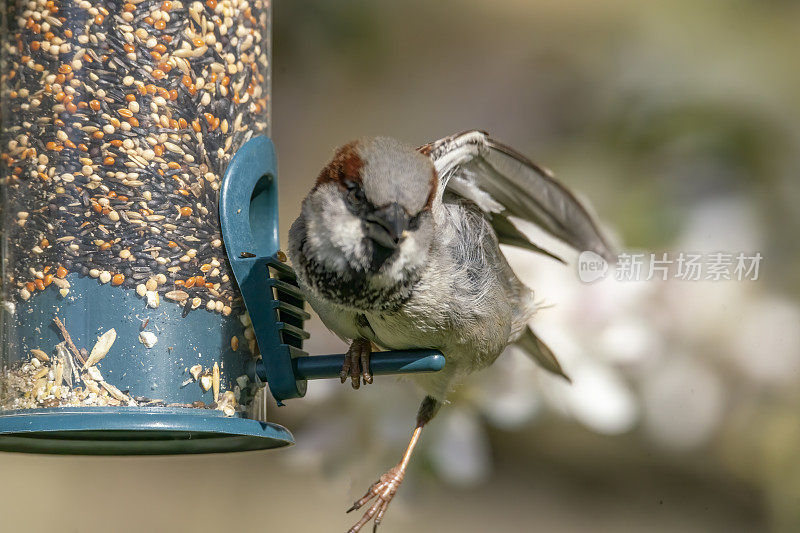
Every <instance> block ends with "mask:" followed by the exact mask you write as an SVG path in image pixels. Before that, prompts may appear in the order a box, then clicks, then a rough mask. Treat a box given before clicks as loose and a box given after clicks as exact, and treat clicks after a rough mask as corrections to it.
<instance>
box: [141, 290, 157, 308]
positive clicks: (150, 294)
mask: <svg viewBox="0 0 800 533" xmlns="http://www.w3.org/2000/svg"><path fill="white" fill-rule="evenodd" d="M145 296H146V297H147V307H149V308H150V309H155V308H157V307H158V306H159V304H160V303H161V298H159V296H158V293H157V292H156V291H147V292H146V293H145Z"/></svg>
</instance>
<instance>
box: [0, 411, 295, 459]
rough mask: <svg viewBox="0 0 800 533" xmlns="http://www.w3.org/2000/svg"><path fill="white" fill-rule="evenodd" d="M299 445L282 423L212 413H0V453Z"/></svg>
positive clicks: (138, 452)
mask: <svg viewBox="0 0 800 533" xmlns="http://www.w3.org/2000/svg"><path fill="white" fill-rule="evenodd" d="M291 444H294V437H293V436H292V434H291V433H290V432H289V430H288V429H286V428H284V427H283V426H280V425H278V424H272V423H269V422H259V421H257V420H250V419H247V418H239V417H226V416H225V415H224V414H223V413H221V412H219V411H213V410H208V409H173V408H164V407H74V408H73V407H63V408H55V409H32V410H21V411H5V412H2V413H1V414H0V451H3V452H18V453H41V454H57V455H178V454H196V453H227V452H244V451H253V450H267V449H271V448H281V447H284V446H289V445H291Z"/></svg>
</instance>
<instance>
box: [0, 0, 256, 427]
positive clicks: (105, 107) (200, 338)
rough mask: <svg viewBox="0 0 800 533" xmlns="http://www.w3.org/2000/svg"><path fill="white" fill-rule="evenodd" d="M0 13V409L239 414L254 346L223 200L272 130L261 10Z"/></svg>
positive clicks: (172, 7) (73, 5)
mask: <svg viewBox="0 0 800 533" xmlns="http://www.w3.org/2000/svg"><path fill="white" fill-rule="evenodd" d="M0 5H2V17H3V24H2V32H3V33H2V36H1V37H2V59H1V60H0V61H1V64H0V91H2V129H1V130H0V152H1V154H0V157H1V158H2V160H0V179H1V180H2V194H3V196H2V204H1V205H2V216H1V217H0V222H1V223H2V232H3V237H4V238H3V248H2V303H3V306H2V312H0V316H1V317H2V318H1V320H2V327H1V329H0V331H1V333H2V339H0V350H1V351H0V416H2V415H3V413H4V412H6V413H8V412H10V411H16V410H19V409H41V408H59V407H92V406H129V407H142V406H146V407H154V406H155V407H196V408H213V409H219V410H222V411H224V412H225V414H227V415H230V416H233V415H235V414H237V413H240V412H242V411H243V410H244V409H245V408H246V406H247V404H248V403H249V401H250V399H251V397H252V394H253V392H254V387H253V385H252V384H250V383H249V381H248V380H247V378H246V377H245V376H244V374H245V369H246V366H247V363H248V362H250V360H251V359H252V358H253V357H254V356H256V355H257V347H256V345H255V341H254V340H253V339H254V336H253V334H252V330H251V329H249V320H248V318H247V316H246V314H245V310H244V307H243V304H242V299H241V295H240V294H239V292H238V289H237V287H236V285H235V280H234V279H233V275H232V273H231V272H230V269H229V266H228V264H227V261H226V257H225V250H224V246H223V243H222V240H221V236H220V229H219V218H218V198H219V187H220V180H221V178H222V175H223V173H224V171H225V168H226V165H227V163H228V162H229V160H230V158H231V157H232V155H233V154H235V153H236V150H237V149H238V148H239V147H240V146H242V145H243V144H244V143H245V142H246V141H247V140H249V139H250V138H252V137H253V136H256V135H269V124H270V115H269V112H270V46H269V43H270V3H269V1H268V0H252V1H250V2H246V1H238V2H237V1H235V0H231V1H217V0H207V1H205V2H199V1H195V2H180V1H172V2H170V1H160V0H159V1H152V0H140V1H135V0H132V1H129V2H124V1H100V2H97V1H93V2H89V1H86V0H83V1H74V0H62V1H56V0H48V1H44V0H35V1H30V2H2V3H0Z"/></svg>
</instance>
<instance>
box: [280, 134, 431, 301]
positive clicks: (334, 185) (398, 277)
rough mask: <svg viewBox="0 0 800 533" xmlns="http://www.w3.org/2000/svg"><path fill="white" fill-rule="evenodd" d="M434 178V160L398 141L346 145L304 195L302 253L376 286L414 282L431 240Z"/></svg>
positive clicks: (382, 139) (346, 276)
mask: <svg viewBox="0 0 800 533" xmlns="http://www.w3.org/2000/svg"><path fill="white" fill-rule="evenodd" d="M437 185H438V178H437V175H436V171H435V169H434V167H433V164H432V163H431V161H430V159H429V158H428V157H426V156H425V155H423V154H421V153H419V152H418V151H417V150H415V149H414V148H412V147H410V146H406V145H404V144H402V143H400V142H398V141H395V140H393V139H389V138H385V137H378V138H371V139H362V140H359V141H355V142H352V143H349V144H346V145H344V146H342V147H341V148H339V149H338V150H337V152H336V155H335V156H334V158H333V160H331V162H330V163H328V165H327V166H326V167H325V168H324V169H323V170H322V172H321V173H320V175H319V177H318V179H317V182H316V184H315V186H314V188H313V189H312V190H311V192H310V193H309V195H308V196H307V197H306V199H305V200H304V201H303V215H302V219H303V223H304V226H305V228H304V229H305V235H304V239H303V240H304V242H303V244H302V255H303V256H304V257H305V259H306V260H308V261H311V262H313V263H314V264H315V266H316V267H317V268H322V269H324V270H326V271H328V272H329V273H332V274H338V275H339V277H340V278H343V279H350V280H353V279H359V280H362V278H363V281H364V282H366V283H368V284H369V285H370V286H373V288H376V287H386V288H389V287H392V286H396V285H398V284H399V285H402V286H405V285H408V284H409V283H412V282H413V279H414V274H415V273H416V272H418V270H419V268H420V267H421V266H422V265H423V264H424V263H425V261H426V259H427V256H428V251H429V248H430V246H431V242H432V239H433V217H432V215H431V207H432V204H433V201H434V198H435V196H436V188H437ZM295 263H297V261H295ZM363 288H364V289H366V288H367V287H363Z"/></svg>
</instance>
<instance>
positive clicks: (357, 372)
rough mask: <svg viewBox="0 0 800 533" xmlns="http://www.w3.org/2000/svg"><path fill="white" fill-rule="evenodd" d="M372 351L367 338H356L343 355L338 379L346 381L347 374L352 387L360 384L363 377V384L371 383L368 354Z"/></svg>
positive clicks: (357, 386)
mask: <svg viewBox="0 0 800 533" xmlns="http://www.w3.org/2000/svg"><path fill="white" fill-rule="evenodd" d="M371 353H372V343H371V342H370V341H368V340H367V339H356V340H354V341H353V343H352V344H351V345H350V348H349V349H348V350H347V353H346V354H345V355H344V364H343V365H342V371H341V372H339V379H341V380H342V383H344V382H345V381H347V378H348V376H349V377H350V381H351V383H352V385H353V388H354V389H358V388H359V387H360V386H361V379H362V377H363V379H364V384H365V385H366V384H368V383H372V374H371V373H370V371H369V356H370V354H371Z"/></svg>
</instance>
